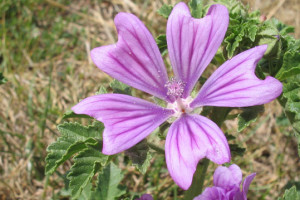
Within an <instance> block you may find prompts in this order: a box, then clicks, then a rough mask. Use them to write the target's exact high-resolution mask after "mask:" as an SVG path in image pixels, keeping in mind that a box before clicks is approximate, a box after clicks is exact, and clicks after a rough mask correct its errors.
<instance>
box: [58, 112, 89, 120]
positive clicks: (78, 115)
mask: <svg viewBox="0 0 300 200" xmlns="http://www.w3.org/2000/svg"><path fill="white" fill-rule="evenodd" d="M69 118H90V119H92V117H90V116H88V115H83V114H76V113H74V112H73V111H72V110H70V111H67V112H66V113H65V114H64V115H63V117H62V119H69Z"/></svg>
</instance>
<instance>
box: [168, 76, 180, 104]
mask: <svg viewBox="0 0 300 200" xmlns="http://www.w3.org/2000/svg"><path fill="white" fill-rule="evenodd" d="M184 86H185V83H184V82H182V81H180V80H177V79H176V78H171V79H170V80H169V81H168V82H167V83H166V84H165V87H166V88H168V92H167V95H169V96H173V97H175V99H177V98H179V97H181V96H182V94H183V91H184Z"/></svg>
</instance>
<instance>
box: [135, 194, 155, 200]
mask: <svg viewBox="0 0 300 200" xmlns="http://www.w3.org/2000/svg"><path fill="white" fill-rule="evenodd" d="M136 200H153V197H152V196H151V195H150V194H143V195H142V196H141V198H139V199H136Z"/></svg>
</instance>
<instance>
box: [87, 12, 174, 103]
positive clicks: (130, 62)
mask: <svg viewBox="0 0 300 200" xmlns="http://www.w3.org/2000/svg"><path fill="white" fill-rule="evenodd" d="M114 22H115V25H116V28H117V32H118V42H117V43H115V44H112V45H107V46H101V47H98V48H95V49H93V50H92V51H91V57H92V60H93V62H94V63H95V64H96V66H97V67H98V68H99V69H101V70H102V71H104V72H105V73H107V74H109V75H110V76H112V77H113V78H115V79H117V80H119V81H121V82H123V83H125V84H127V85H130V86H131V87H134V88H136V89H139V90H142V91H144V92H146V93H149V94H151V95H153V96H156V97H158V98H161V99H163V100H165V101H170V99H169V97H168V95H167V90H166V88H165V87H164V84H165V83H166V82H167V81H168V75H167V71H166V68H165V65H164V62H163V59H162V57H161V54H160V52H159V49H158V46H157V44H156V42H155V40H154V38H153V37H152V35H151V33H150V32H149V31H148V29H147V27H146V26H145V25H144V24H143V22H141V21H140V20H139V19H138V18H137V17H136V16H135V15H133V14H130V13H119V14H117V16H116V17H115V19H114Z"/></svg>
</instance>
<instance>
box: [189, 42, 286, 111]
mask: <svg viewBox="0 0 300 200" xmlns="http://www.w3.org/2000/svg"><path fill="white" fill-rule="evenodd" d="M266 49H267V45H262V46H257V47H254V48H252V49H249V50H247V51H245V52H243V53H240V54H238V55H237V56H235V57H233V58H232V59H231V60H228V61H227V62H225V63H224V64H223V65H222V66H220V67H219V68H218V69H217V70H216V71H215V72H214V73H213V74H212V75H211V76H210V77H209V79H208V80H207V81H206V82H205V84H204V85H203V87H202V88H201V90H200V92H199V94H198V96H197V97H196V98H195V99H194V101H193V102H192V103H191V107H199V106H224V107H246V106H254V105H262V104H265V103H268V102H270V101H272V100H274V99H276V98H277V97H278V96H279V95H280V94H281V92H282V84H281V83H280V82H279V81H278V80H277V79H275V78H273V77H270V76H268V77H267V78H266V79H265V80H260V79H258V78H257V77H256V75H255V67H256V64H257V62H258V61H259V60H260V59H261V58H262V56H263V55H264V52H265V51H266Z"/></svg>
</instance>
